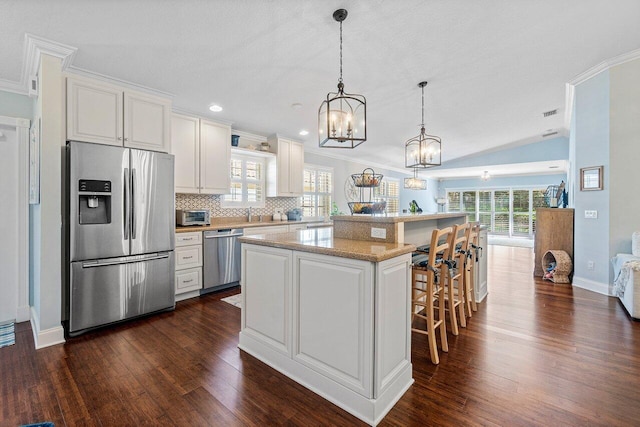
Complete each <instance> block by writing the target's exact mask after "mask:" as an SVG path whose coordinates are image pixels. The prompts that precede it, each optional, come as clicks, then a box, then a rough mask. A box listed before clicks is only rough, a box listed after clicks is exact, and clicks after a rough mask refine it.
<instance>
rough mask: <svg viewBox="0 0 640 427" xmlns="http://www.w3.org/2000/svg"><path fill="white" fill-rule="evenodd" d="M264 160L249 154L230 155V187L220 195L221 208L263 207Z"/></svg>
mask: <svg viewBox="0 0 640 427" xmlns="http://www.w3.org/2000/svg"><path fill="white" fill-rule="evenodd" d="M264 171H265V162H264V159H262V158H256V157H251V156H242V155H233V156H231V188H230V189H229V193H228V194H225V195H224V196H222V203H221V205H222V207H223V208H246V207H249V206H252V207H257V208H263V207H264V205H265V203H264V202H265V200H264V199H265V173H264Z"/></svg>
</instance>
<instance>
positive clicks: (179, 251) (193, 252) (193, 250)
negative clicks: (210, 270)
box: [176, 245, 202, 270]
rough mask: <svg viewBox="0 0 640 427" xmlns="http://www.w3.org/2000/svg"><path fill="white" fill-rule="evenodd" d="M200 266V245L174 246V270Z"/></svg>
mask: <svg viewBox="0 0 640 427" xmlns="http://www.w3.org/2000/svg"><path fill="white" fill-rule="evenodd" d="M193 267H202V245H196V246H184V247H181V248H176V270H185V269H187V268H193Z"/></svg>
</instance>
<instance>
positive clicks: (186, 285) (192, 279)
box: [176, 268, 202, 295]
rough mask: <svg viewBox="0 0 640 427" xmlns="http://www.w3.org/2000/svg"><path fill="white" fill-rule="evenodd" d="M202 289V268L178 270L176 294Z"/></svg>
mask: <svg viewBox="0 0 640 427" xmlns="http://www.w3.org/2000/svg"><path fill="white" fill-rule="evenodd" d="M198 289H202V268H190V269H188V270H180V271H176V295H178V294H182V293H185V292H190V291H195V290H198Z"/></svg>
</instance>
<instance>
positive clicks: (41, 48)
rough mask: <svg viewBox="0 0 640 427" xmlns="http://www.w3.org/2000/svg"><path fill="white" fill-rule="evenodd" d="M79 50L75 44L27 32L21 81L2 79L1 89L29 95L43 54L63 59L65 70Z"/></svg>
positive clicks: (0, 81) (63, 68)
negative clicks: (31, 83)
mask: <svg viewBox="0 0 640 427" xmlns="http://www.w3.org/2000/svg"><path fill="white" fill-rule="evenodd" d="M77 51H78V49H77V48H75V47H73V46H68V45H66V44H62V43H58V42H55V41H53V40H49V39H46V38H44V37H40V36H36V35H33V34H29V33H26V34H25V35H24V50H23V54H22V58H23V63H22V74H21V75H20V81H17V82H16V81H11V80H5V79H0V90H5V91H8V92H13V93H18V94H20V95H28V94H29V80H30V78H31V76H35V75H37V74H38V69H39V67H40V58H41V57H42V55H49V56H53V57H55V58H60V60H61V61H62V70H63V71H64V70H66V69H67V68H69V67H70V66H71V63H72V62H73V59H74V58H75V56H76V52H77Z"/></svg>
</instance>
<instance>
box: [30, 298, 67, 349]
mask: <svg viewBox="0 0 640 427" xmlns="http://www.w3.org/2000/svg"><path fill="white" fill-rule="evenodd" d="M31 330H32V331H33V343H34V344H35V347H36V350H39V349H41V348H45V347H49V346H52V345H56V344H62V343H64V342H65V340H64V328H63V327H62V325H60V326H56V327H53V328H49V329H45V330H44V331H42V330H40V318H39V317H38V313H37V312H36V311H35V309H34V308H33V307H31Z"/></svg>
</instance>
